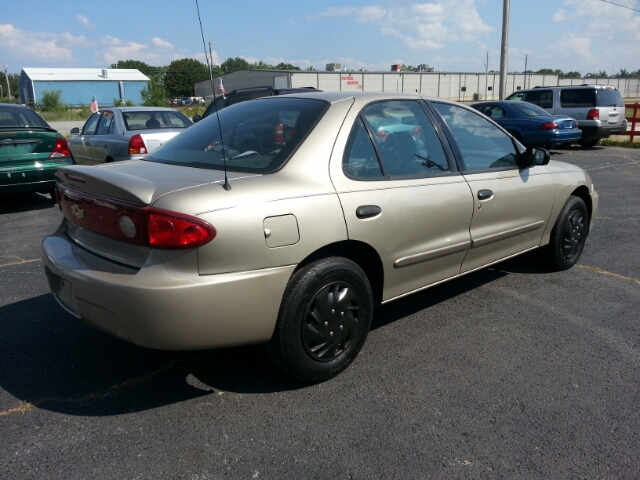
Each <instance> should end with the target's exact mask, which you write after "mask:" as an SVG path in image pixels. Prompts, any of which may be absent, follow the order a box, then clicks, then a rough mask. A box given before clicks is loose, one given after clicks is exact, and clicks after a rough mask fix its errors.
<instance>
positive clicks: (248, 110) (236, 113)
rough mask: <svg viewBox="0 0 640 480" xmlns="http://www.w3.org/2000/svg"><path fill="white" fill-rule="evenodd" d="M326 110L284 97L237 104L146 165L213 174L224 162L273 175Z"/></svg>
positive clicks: (199, 125)
mask: <svg viewBox="0 0 640 480" xmlns="http://www.w3.org/2000/svg"><path fill="white" fill-rule="evenodd" d="M327 108H329V104H328V103H326V102H324V101H319V100H311V99H303V98H286V97H274V98H270V99H264V100H255V101H253V102H243V103H238V104H236V105H232V106H230V107H227V108H224V109H222V110H220V111H219V112H218V114H217V115H210V116H209V117H207V118H205V119H203V120H201V121H200V122H198V123H196V124H195V125H194V126H193V127H191V128H189V129H188V130H186V131H185V132H183V133H181V134H180V135H178V136H177V137H175V138H174V139H173V140H172V141H171V142H168V143H166V144H165V145H164V146H162V147H160V148H159V149H158V150H156V151H154V152H153V153H152V154H151V155H149V156H147V157H146V160H147V161H150V162H160V163H169V164H173V165H185V166H189V167H196V168H208V169H213V170H222V169H223V168H224V166H225V163H226V168H227V170H229V171H234V172H251V173H272V172H275V171H276V170H278V169H280V168H281V167H282V165H284V163H285V162H286V161H287V160H288V159H289V157H290V156H291V154H292V153H293V152H294V151H295V150H296V149H297V148H298V146H299V145H300V143H302V141H303V140H304V138H305V137H306V136H307V134H308V133H309V132H310V131H311V129H312V128H313V127H314V126H315V124H316V123H317V122H318V121H319V120H320V118H321V117H322V115H323V114H324V112H325V111H326V110H327ZM221 132H222V138H221V136H220V134H221Z"/></svg>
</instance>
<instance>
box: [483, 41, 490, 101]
mask: <svg viewBox="0 0 640 480" xmlns="http://www.w3.org/2000/svg"><path fill="white" fill-rule="evenodd" d="M488 88H489V52H487V62H486V63H485V64H484V99H483V100H485V101H486V100H488V98H487V92H488Z"/></svg>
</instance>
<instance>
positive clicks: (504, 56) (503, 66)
mask: <svg viewBox="0 0 640 480" xmlns="http://www.w3.org/2000/svg"><path fill="white" fill-rule="evenodd" d="M503 2H504V3H503V6H502V46H501V48H500V100H504V97H506V95H507V68H508V65H509V63H508V62H509V52H508V51H509V0H503Z"/></svg>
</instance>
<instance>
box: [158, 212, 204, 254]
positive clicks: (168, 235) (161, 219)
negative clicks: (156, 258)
mask: <svg viewBox="0 0 640 480" xmlns="http://www.w3.org/2000/svg"><path fill="white" fill-rule="evenodd" d="M147 236H148V240H149V246H151V247H156V248H193V247H199V246H200V245H204V244H205V243H207V242H209V241H211V240H213V239H214V238H215V236H216V229H215V228H213V226H211V225H209V224H208V223H207V222H205V221H203V220H200V219H198V218H193V217H189V216H186V215H179V214H176V213H173V212H165V211H162V210H154V209H151V210H149V216H148V217H147Z"/></svg>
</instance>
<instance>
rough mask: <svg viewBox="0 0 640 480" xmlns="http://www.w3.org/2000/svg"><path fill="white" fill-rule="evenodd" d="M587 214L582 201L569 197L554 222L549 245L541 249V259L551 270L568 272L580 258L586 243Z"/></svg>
mask: <svg viewBox="0 0 640 480" xmlns="http://www.w3.org/2000/svg"><path fill="white" fill-rule="evenodd" d="M588 229H589V212H588V211H587V206H586V205H585V203H584V201H583V200H582V199H581V198H579V197H576V196H573V195H572V196H570V197H569V199H568V200H567V202H566V203H565V204H564V207H562V211H561V212H560V215H558V219H557V220H556V223H555V225H554V226H553V230H551V238H550V239H549V244H548V245H546V246H545V247H543V248H542V249H541V254H542V259H543V261H544V262H545V263H546V265H547V266H548V267H549V268H550V269H551V270H568V269H569V268H571V267H573V266H574V265H575V264H576V263H577V262H578V259H579V258H580V255H581V254H582V250H583V249H584V245H585V243H586V241H587V235H588Z"/></svg>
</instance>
